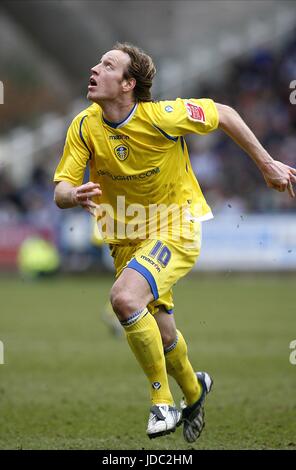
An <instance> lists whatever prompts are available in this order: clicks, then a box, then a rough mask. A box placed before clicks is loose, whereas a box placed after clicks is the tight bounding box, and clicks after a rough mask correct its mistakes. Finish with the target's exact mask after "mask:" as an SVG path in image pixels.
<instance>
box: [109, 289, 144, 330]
mask: <svg viewBox="0 0 296 470" xmlns="http://www.w3.org/2000/svg"><path fill="white" fill-rule="evenodd" d="M110 301H111V305H112V308H113V310H114V312H115V314H116V315H117V317H118V319H119V320H120V321H124V320H127V319H128V317H129V316H130V315H131V314H132V313H133V312H135V311H136V310H137V306H136V302H135V299H134V296H133V295H132V294H131V292H130V291H129V290H126V289H123V288H120V287H118V286H116V285H114V286H113V287H112V289H111V293H110Z"/></svg>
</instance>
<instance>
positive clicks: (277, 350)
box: [0, 276, 296, 450]
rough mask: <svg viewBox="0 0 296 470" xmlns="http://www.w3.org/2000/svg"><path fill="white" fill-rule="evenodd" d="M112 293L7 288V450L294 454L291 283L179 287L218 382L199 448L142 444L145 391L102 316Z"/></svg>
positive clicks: (236, 281) (196, 360)
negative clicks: (193, 450)
mask: <svg viewBox="0 0 296 470" xmlns="http://www.w3.org/2000/svg"><path fill="white" fill-rule="evenodd" d="M111 282H112V281H111V278H107V279H103V278H98V279H96V278H94V277H93V278H89V277H85V276H81V277H79V278H78V277H76V278H67V279H64V278H58V279H54V280H52V281H49V280H47V281H42V282H36V283H34V282H31V283H30V282H29V283H28V282H22V281H21V280H16V279H0V292H1V304H0V305H1V307H0V308H1V315H0V340H2V341H3V343H4V346H5V364H4V365H0V409H1V411H0V448H1V449H20V448H23V449H142V448H144V449H162V450H167V449H191V448H192V447H193V448H196V449H271V448H272V449H273V448H280V449H296V393H295V390H296V366H295V365H294V366H293V365H291V364H290V362H289V354H290V350H289V344H290V342H291V341H292V340H293V339H296V327H295V313H296V308H295V299H296V293H295V286H296V278H295V277H292V276H290V277H285V276H282V277H276V278H275V277H274V278H264V277H262V276H259V277H258V276H257V277H248V278H245V277H238V276H237V277H231V276H228V277H227V276H221V277H203V276H197V277H191V278H187V279H186V280H183V281H180V283H179V284H178V285H177V286H176V287H175V302H176V319H177V324H178V326H179V327H180V329H182V331H183V333H184V335H185V337H186V338H187V341H188V345H189V352H190V357H191V359H192V362H193V365H194V367H195V368H196V369H199V370H208V371H210V372H211V373H212V375H213V376H214V380H215V384H214V390H213V393H212V394H211V395H210V396H209V397H208V399H207V404H206V429H205V431H204V433H203V435H202V436H201V438H200V440H199V441H198V442H197V443H196V444H194V445H193V446H192V445H188V444H186V443H185V442H184V441H183V438H182V432H181V429H178V430H177V431H176V433H175V434H172V435H170V436H166V437H162V438H159V439H155V440H153V441H150V440H149V439H148V438H147V437H146V435H145V429H146V424H147V417H148V408H149V401H148V388H147V385H146V379H145V377H144V376H143V374H142V372H141V370H140V369H139V366H138V365H137V363H136V361H135V359H134V358H133V356H132V354H131V352H130V351H129V349H128V346H127V344H126V342H125V340H124V339H122V340H118V339H115V338H114V337H112V336H111V335H110V334H109V332H108V330H107V328H106V326H105V325H104V324H103V323H102V321H101V319H100V315H99V310H100V309H101V308H102V307H103V306H104V303H105V301H106V299H107V296H108V290H109V287H110V285H111ZM172 389H173V392H174V394H175V399H176V401H177V402H178V401H179V399H180V397H181V394H180V392H179V390H178V389H177V387H176V386H175V384H172Z"/></svg>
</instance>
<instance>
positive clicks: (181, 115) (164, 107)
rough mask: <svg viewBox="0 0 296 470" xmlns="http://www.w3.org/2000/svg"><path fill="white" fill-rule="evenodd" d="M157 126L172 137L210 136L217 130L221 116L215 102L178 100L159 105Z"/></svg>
mask: <svg viewBox="0 0 296 470" xmlns="http://www.w3.org/2000/svg"><path fill="white" fill-rule="evenodd" d="M157 105H158V109H157V113H156V116H157V119H156V120H157V123H156V125H157V126H158V127H159V128H160V129H162V130H163V131H164V132H166V133H167V134H169V135H171V136H175V137H178V136H183V135H186V134H190V133H193V134H208V133H209V132H212V131H213V130H215V129H217V127H218V124H219V115H218V110H217V107H216V105H215V103H214V101H213V100H211V99H208V98H201V99H196V98H190V99H181V98H178V99H176V100H175V101H159V102H158V103H157Z"/></svg>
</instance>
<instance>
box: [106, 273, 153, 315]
mask: <svg viewBox="0 0 296 470" xmlns="http://www.w3.org/2000/svg"><path fill="white" fill-rule="evenodd" d="M112 291H113V293H115V292H116V293H121V294H122V296H124V297H131V298H134V299H135V302H136V303H137V305H139V306H143V307H146V305H147V304H148V303H150V302H151V301H152V300H153V295H152V292H151V289H150V285H149V284H148V282H147V280H146V279H145V278H144V277H143V276H142V275H141V274H140V273H138V272H137V271H135V270H134V269H130V268H125V269H124V270H123V271H122V273H121V274H120V275H119V277H118V278H117V279H116V281H115V282H114V284H113V287H112Z"/></svg>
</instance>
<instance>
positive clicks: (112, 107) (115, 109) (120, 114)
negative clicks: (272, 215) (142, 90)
mask: <svg viewBox="0 0 296 470" xmlns="http://www.w3.org/2000/svg"><path fill="white" fill-rule="evenodd" d="M99 105H100V106H101V108H102V110H103V116H104V118H105V119H106V120H107V121H109V122H121V121H124V119H125V118H126V117H127V116H128V115H129V113H130V112H131V110H132V109H133V107H134V106H135V103H134V102H132V101H131V102H129V103H120V104H118V103H107V102H105V103H99Z"/></svg>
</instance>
